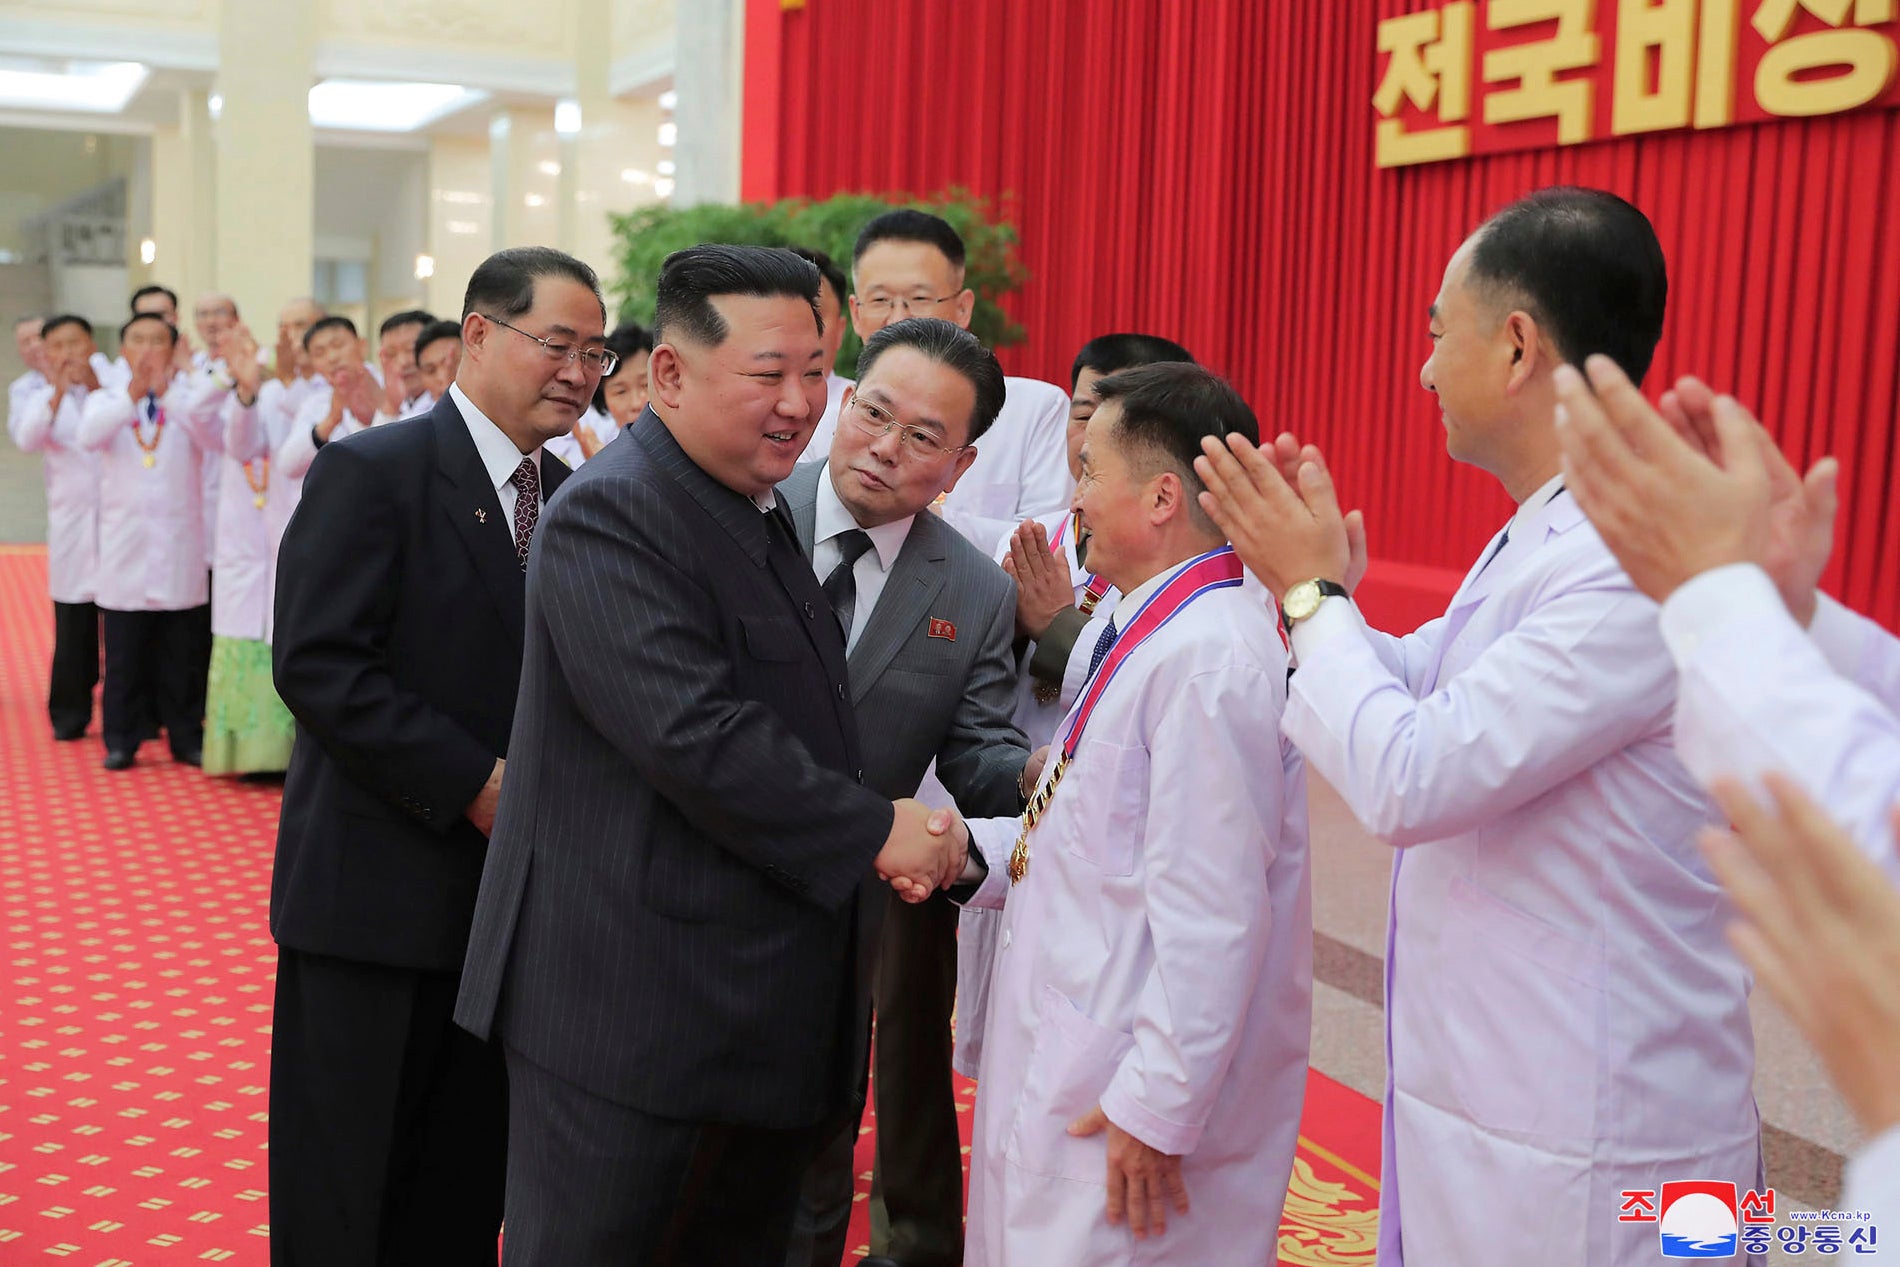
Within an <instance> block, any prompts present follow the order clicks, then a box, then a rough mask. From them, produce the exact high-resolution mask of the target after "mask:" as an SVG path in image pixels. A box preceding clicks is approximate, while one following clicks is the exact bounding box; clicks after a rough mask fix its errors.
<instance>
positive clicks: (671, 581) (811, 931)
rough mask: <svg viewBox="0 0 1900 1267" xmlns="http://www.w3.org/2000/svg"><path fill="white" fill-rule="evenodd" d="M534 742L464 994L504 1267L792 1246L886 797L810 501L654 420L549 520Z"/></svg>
mask: <svg viewBox="0 0 1900 1267" xmlns="http://www.w3.org/2000/svg"><path fill="white" fill-rule="evenodd" d="M512 750H513V751H514V752H515V753H516V754H517V756H516V758H515V760H514V761H512V762H511V763H510V765H509V770H508V777H507V787H508V790H507V795H506V796H504V797H503V799H502V807H501V817H500V819H499V820H498V822H497V823H496V827H495V836H494V840H493V843H492V847H491V849H490V851H489V859H488V868H487V872H486V874H485V875H484V876H483V878H482V889H481V898H480V901H479V903H478V905H477V908H476V916H475V927H474V930H473V933H472V935H471V937H470V941H469V957H468V964H467V966H466V969H465V970H464V973H463V985H462V998H461V1003H460V1005H459V1006H458V1008H457V1010H456V1019H457V1020H459V1021H461V1022H462V1023H463V1024H464V1025H466V1026H468V1027H469V1028H470V1029H471V1030H473V1031H474V1032H475V1033H477V1034H481V1035H484V1036H486V1035H488V1034H489V1033H490V1032H491V1031H492V1032H493V1033H495V1034H497V1035H498V1036H499V1037H500V1039H501V1041H502V1043H503V1044H504V1046H505V1047H506V1048H507V1049H508V1065H509V1076H510V1079H511V1083H512V1086H513V1091H512V1094H513V1102H512V1105H511V1114H512V1120H511V1124H510V1142H509V1169H508V1208H507V1216H508V1237H507V1253H508V1259H509V1262H510V1263H511V1264H513V1263H516V1262H521V1263H529V1264H542V1263H547V1264H556V1263H558V1264H561V1267H569V1265H570V1264H580V1265H585V1264H588V1263H594V1262H601V1263H609V1262H611V1263H620V1262H648V1261H654V1260H655V1259H656V1258H658V1259H661V1260H664V1259H666V1258H668V1257H669V1256H671V1257H673V1258H675V1259H676V1260H677V1261H681V1262H692V1263H699V1262H718V1263H737V1264H745V1263H750V1262H766V1261H770V1260H771V1259H772V1257H773V1252H772V1247H773V1246H774V1245H776V1252H777V1255H778V1256H781V1257H782V1255H783V1253H784V1236H785V1226H786V1224H787V1223H788V1222H789V1219H790V1216H791V1206H792V1202H793V1200H794V1198H795V1196H796V1189H797V1180H798V1174H799V1168H800V1166H801V1165H802V1162H803V1159H804V1156H805V1155H807V1154H808V1153H809V1151H810V1149H812V1148H815V1147H816V1144H817V1141H818V1138H819V1131H820V1130H822V1128H823V1127H824V1126H825V1125H827V1124H835V1123H836V1122H837V1121H839V1120H840V1118H841V1115H842V1114H844V1113H846V1112H847V1111H855V1107H856V1105H857V1103H858V1101H859V1099H860V1097H861V1094H862V1093H861V1088H862V1084H863V1078H864V1064H865V1060H864V1057H865V1041H864V1040H865V1034H866V1032H867V1027H868V1025H869V1018H870V989H869V985H870V969H871V957H872V953H873V952H874V951H875V948H876V943H875V928H873V927H867V926H865V924H866V921H868V920H870V919H871V918H872V917H873V916H874V914H875V912H876V911H877V910H878V906H879V904H878V903H877V902H875V901H871V900H868V899H869V898H870V896H871V895H872V893H873V892H874V891H875V890H874V889H873V888H872V887H871V886H874V885H875V884H876V880H875V878H874V876H873V873H872V871H871V863H872V860H873V859H874V858H875V857H876V855H877V852H878V850H879V849H880V847H881V846H882V845H883V842H884V840H885V839H886V837H887V836H888V835H889V832H890V828H891V823H892V810H891V805H890V802H889V801H888V800H886V799H885V798H884V797H882V796H879V795H878V794H876V793H875V792H872V791H869V790H867V789H866V788H864V787H863V786H861V785H860V782H859V776H860V774H861V771H860V768H859V767H860V762H859V757H858V744H857V732H856V729H855V726H854V723H853V718H852V707H851V700H850V692H849V688H848V686H847V677H846V670H845V657H844V644H843V639H842V637H841V635H840V634H839V632H838V626H837V622H836V620H835V619H834V618H833V616H832V612H831V608H830V607H829V605H828V604H827V603H826V601H825V598H824V595H823V593H822V591H821V590H820V589H819V586H818V582H817V580H816V579H815V578H814V577H813V576H812V572H811V566H810V564H809V563H808V562H807V561H806V559H805V556H804V555H803V554H802V553H801V552H800V551H799V549H798V545H797V542H796V539H795V538H794V537H793V536H792V528H791V524H790V521H789V520H788V519H787V518H786V517H785V515H784V514H783V511H782V510H780V511H775V512H771V513H761V511H760V510H759V508H758V507H757V506H756V505H755V504H754V503H753V502H752V501H751V499H749V498H747V497H745V496H742V495H740V494H738V493H735V492H733V491H732V490H731V489H729V488H726V487H724V486H723V485H721V484H719V483H717V482H716V481H714V480H713V479H712V478H711V477H710V476H708V475H707V474H706V473H705V472H703V471H701V470H700V469H699V468H698V467H697V466H695V465H694V464H693V462H692V461H691V459H690V458H688V457H687V456H686V454H685V452H684V451H683V450H682V449H681V448H680V447H679V444H678V443H677V442H676V441H675V440H674V439H673V436H672V433H671V432H670V431H669V430H668V429H667V427H666V425H665V424H664V423H663V422H662V421H661V420H660V419H659V418H658V417H656V416H655V415H654V414H653V413H652V412H651V411H648V412H647V413H645V414H643V415H642V416H641V417H640V418H639V419H638V420H636V421H635V422H634V424H633V425H632V426H631V427H630V428H629V429H628V430H626V431H624V432H622V433H621V435H620V437H619V438H618V439H616V440H615V441H614V442H613V443H612V444H610V445H608V446H607V448H606V449H604V450H602V451H601V453H600V454H599V455H598V456H596V457H595V458H594V459H593V460H592V461H590V462H589V463H588V464H587V465H586V466H585V467H583V468H582V469H581V471H580V473H579V474H577V475H576V476H575V478H574V479H573V480H572V481H570V482H569V484H568V486H567V488H566V490H565V491H564V492H563V494H562V495H561V497H560V498H559V499H558V500H556V501H555V502H554V503H553V504H551V505H550V506H549V507H548V513H547V517H546V518H545V519H544V520H543V521H542V526H541V529H540V531H539V533H538V534H537V536H536V540H535V546H534V558H533V561H532V566H531V567H530V575H529V580H528V626H527V645H526V652H525V655H524V657H523V662H522V679H521V704H520V707H519V709H518V710H517V714H516V724H515V733H514V738H513V742H512ZM524 1088H526V1089H527V1093H526V1094H524V1090H523V1089H524Z"/></svg>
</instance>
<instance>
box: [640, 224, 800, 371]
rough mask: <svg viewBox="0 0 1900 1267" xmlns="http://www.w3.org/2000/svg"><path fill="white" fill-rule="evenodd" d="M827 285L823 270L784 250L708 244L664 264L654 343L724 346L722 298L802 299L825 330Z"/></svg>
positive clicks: (655, 312) (655, 310)
mask: <svg viewBox="0 0 1900 1267" xmlns="http://www.w3.org/2000/svg"><path fill="white" fill-rule="evenodd" d="M823 284H824V282H823V280H822V279H821V278H820V277H819V276H818V268H817V266H816V265H814V264H813V263H812V262H811V261H810V260H807V259H801V258H800V257H799V256H797V255H794V254H793V253H792V252H790V251H788V250H786V249H785V248H784V247H782V246H727V245H724V244H722V243H717V242H703V243H701V244H700V245H698V246H689V247H687V248H686V249H685V250H683V251H675V252H673V253H672V254H671V255H669V256H667V257H666V262H665V263H664V264H661V265H660V284H659V286H658V287H657V292H658V293H657V297H656V298H655V300H654V304H653V341H654V342H655V343H656V344H658V343H669V342H672V341H673V340H675V339H678V338H682V337H684V338H687V339H690V340H692V341H693V342H694V343H703V344H705V345H707V346H708V347H718V346H719V345H720V344H721V343H724V342H725V341H726V335H727V334H728V333H729V331H728V330H727V329H726V322H725V318H723V317H721V316H720V315H719V310H718V309H717V308H715V307H713V306H712V301H713V299H714V298H716V297H717V296H720V295H746V296H750V297H752V298H755V299H778V298H783V299H802V300H804V301H805V302H806V304H808V305H809V306H810V308H811V319H812V325H813V326H814V327H815V328H817V329H821V330H822V329H823V328H824V320H823V319H822V318H821V317H819V315H818V288H819V287H820V286H822V285H823Z"/></svg>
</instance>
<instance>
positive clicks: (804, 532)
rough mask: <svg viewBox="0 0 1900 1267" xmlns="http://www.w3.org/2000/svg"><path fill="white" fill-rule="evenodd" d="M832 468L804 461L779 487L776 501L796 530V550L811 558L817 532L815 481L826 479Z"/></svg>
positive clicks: (794, 468)
mask: <svg viewBox="0 0 1900 1267" xmlns="http://www.w3.org/2000/svg"><path fill="white" fill-rule="evenodd" d="M830 474H831V468H830V467H829V465H827V464H826V463H824V462H806V463H803V464H802V465H800V466H796V467H793V468H792V473H791V474H790V475H788V476H786V477H785V482H784V483H783V484H780V485H779V486H778V495H779V499H780V500H781V501H783V502H784V503H785V508H786V510H788V511H790V512H791V515H792V526H793V527H794V528H796V529H797V530H798V548H799V549H801V550H803V551H804V552H805V557H806V558H808V559H809V558H810V557H811V553H812V550H813V549H814V548H815V546H816V545H817V542H816V541H815V540H813V538H814V537H816V536H817V533H818V481H819V480H820V479H825V478H829V477H830Z"/></svg>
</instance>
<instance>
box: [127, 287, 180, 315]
mask: <svg viewBox="0 0 1900 1267" xmlns="http://www.w3.org/2000/svg"><path fill="white" fill-rule="evenodd" d="M147 295H163V296H165V298H167V299H169V300H171V301H172V311H173V312H177V311H178V292H177V291H175V290H173V289H172V288H171V287H170V286H159V285H151V286H141V287H139V288H138V289H137V290H135V291H133V292H132V298H131V299H129V300H128V301H126V305H125V306H126V308H127V309H129V310H130V311H132V312H137V311H138V310H139V300H141V299H143V298H145V297H146V296H147Z"/></svg>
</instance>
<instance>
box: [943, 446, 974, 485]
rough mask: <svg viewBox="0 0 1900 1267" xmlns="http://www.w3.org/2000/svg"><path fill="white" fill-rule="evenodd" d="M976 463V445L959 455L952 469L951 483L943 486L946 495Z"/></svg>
mask: <svg viewBox="0 0 1900 1267" xmlns="http://www.w3.org/2000/svg"><path fill="white" fill-rule="evenodd" d="M974 461H976V446H975V445H974V444H973V445H970V446H969V447H968V448H966V449H964V450H963V452H961V453H959V454H957V460H956V462H955V463H954V464H953V465H952V466H951V467H950V482H949V483H947V484H945V485H944V486H943V491H944V492H945V493H949V492H950V491H951V490H952V489H954V488H955V487H956V486H957V481H958V480H961V479H962V478H963V473H964V472H965V471H967V470H969V469H970V463H972V462H974Z"/></svg>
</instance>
